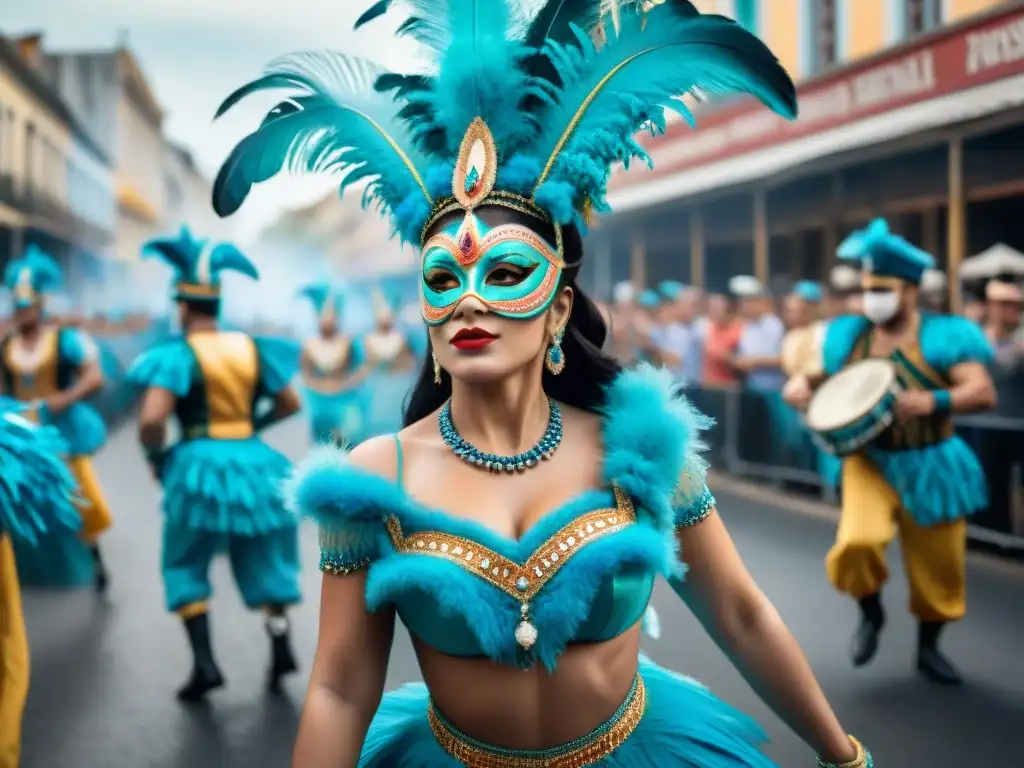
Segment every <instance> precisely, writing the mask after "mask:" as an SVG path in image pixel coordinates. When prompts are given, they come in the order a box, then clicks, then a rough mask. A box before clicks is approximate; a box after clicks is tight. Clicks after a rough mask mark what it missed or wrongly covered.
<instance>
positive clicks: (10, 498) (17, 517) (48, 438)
mask: <svg viewBox="0 0 1024 768" xmlns="http://www.w3.org/2000/svg"><path fill="white" fill-rule="evenodd" d="M23 412H24V405H22V404H21V403H17V402H15V401H13V400H10V399H8V398H4V397H0V533H7V534H10V535H11V536H12V537H13V538H14V539H15V540H18V541H21V542H24V543H25V544H27V545H29V546H36V545H37V544H38V543H39V539H40V537H42V536H47V535H53V534H74V533H77V531H78V530H79V528H81V525H82V520H81V518H80V517H79V515H78V511H77V510H76V509H75V506H74V503H73V501H74V499H75V479H74V477H73V476H72V475H71V473H70V472H69V471H68V469H67V467H66V465H65V464H64V461H63V460H62V459H61V454H63V453H65V452H66V451H67V445H66V443H65V442H64V440H63V439H62V438H61V436H60V434H59V433H58V432H57V431H56V430H55V429H53V428H52V427H38V426H36V425H34V424H32V423H30V422H29V421H27V420H25V419H24V418H23V417H22V416H21V415H20V414H21V413H23Z"/></svg>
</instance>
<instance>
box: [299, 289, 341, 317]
mask: <svg viewBox="0 0 1024 768" xmlns="http://www.w3.org/2000/svg"><path fill="white" fill-rule="evenodd" d="M299 296H301V297H302V298H304V299H308V300H309V302H310V303H311V304H312V305H313V309H314V310H315V311H316V314H317V317H319V318H320V319H321V320H326V319H333V318H337V317H339V316H340V315H341V307H342V297H341V291H339V290H338V289H337V288H335V287H333V286H332V285H331V284H330V283H327V282H320V283H312V284H311V285H307V286H306V287H305V288H302V289H301V290H300V291H299Z"/></svg>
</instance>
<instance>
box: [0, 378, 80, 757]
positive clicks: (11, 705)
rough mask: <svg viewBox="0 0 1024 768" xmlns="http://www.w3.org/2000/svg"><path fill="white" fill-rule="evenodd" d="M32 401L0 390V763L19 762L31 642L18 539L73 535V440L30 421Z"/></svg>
mask: <svg viewBox="0 0 1024 768" xmlns="http://www.w3.org/2000/svg"><path fill="white" fill-rule="evenodd" d="M28 415H30V414H29V412H28V406H26V405H25V404H24V403H18V402H17V401H14V400H11V399H10V398H6V397H0V766H5V767H6V768H16V766H18V765H20V757H21V720H22V715H23V713H24V711H25V700H26V698H27V696H28V687H29V649H28V637H27V635H26V633H25V617H24V615H23V614H22V610H21V592H20V586H19V583H18V571H17V567H16V566H15V559H14V550H13V548H12V540H14V541H18V542H20V543H21V544H22V545H23V546H26V547H34V546H36V545H38V544H39V543H40V541H42V540H44V539H46V538H48V537H52V536H67V537H72V536H75V535H76V534H77V533H78V531H79V529H80V528H81V525H82V520H81V518H80V517H79V515H78V511H77V510H76V509H75V505H74V503H73V499H74V492H75V479H74V476H73V475H72V474H71V472H70V471H69V470H68V468H67V467H66V466H65V464H64V461H63V460H62V459H61V456H62V455H63V454H65V453H67V450H68V446H67V443H65V442H64V439H63V438H62V437H61V435H60V432H58V431H57V430H56V429H55V428H54V427H52V426H43V427H40V426H37V425H35V424H33V423H31V422H30V421H28V419H27V418H25V417H26V416H28Z"/></svg>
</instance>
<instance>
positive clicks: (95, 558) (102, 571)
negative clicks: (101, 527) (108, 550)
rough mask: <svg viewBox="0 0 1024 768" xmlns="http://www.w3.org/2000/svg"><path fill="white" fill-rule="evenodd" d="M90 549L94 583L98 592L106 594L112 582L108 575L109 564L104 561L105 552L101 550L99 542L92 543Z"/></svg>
mask: <svg viewBox="0 0 1024 768" xmlns="http://www.w3.org/2000/svg"><path fill="white" fill-rule="evenodd" d="M89 551H90V552H92V563H93V573H94V574H95V575H94V577H93V578H94V584H95V586H96V592H97V593H99V594H101V595H104V594H106V592H107V587H108V586H109V584H110V579H109V577H108V576H107V566H106V565H105V564H104V563H103V554H102V553H101V552H100V545H99V544H90V545H89Z"/></svg>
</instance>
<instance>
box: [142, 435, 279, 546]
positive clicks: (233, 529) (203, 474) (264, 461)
mask: <svg viewBox="0 0 1024 768" xmlns="http://www.w3.org/2000/svg"><path fill="white" fill-rule="evenodd" d="M291 468H292V467H291V462H289V461H288V459H286V458H285V457H284V456H282V455H281V454H280V453H278V452H277V451H275V450H274V449H273V448H271V447H270V446H268V445H266V444H265V443H263V442H262V441H260V440H258V439H257V438H249V439H247V440H210V439H199V440H188V441H185V442H181V443H178V444H177V445H175V446H174V447H172V448H171V449H170V452H169V455H168V457H167V462H166V464H165V465H164V470H163V475H162V477H161V482H162V484H163V487H164V502H163V509H164V514H165V515H166V517H167V521H168V523H169V524H170V525H174V526H180V527H187V528H190V529H193V530H202V531H210V532H212V533H229V534H233V535H236V536H257V535H260V534H263V533H268V532H270V531H273V530H277V529H280V528H287V527H290V526H294V525H296V524H297V519H296V518H295V516H294V515H292V514H291V512H290V511H289V510H288V509H287V508H286V506H285V503H284V497H283V494H282V490H281V488H282V485H283V483H284V481H285V480H286V478H287V477H288V474H289V472H290V471H291Z"/></svg>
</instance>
